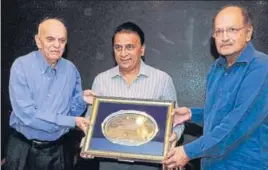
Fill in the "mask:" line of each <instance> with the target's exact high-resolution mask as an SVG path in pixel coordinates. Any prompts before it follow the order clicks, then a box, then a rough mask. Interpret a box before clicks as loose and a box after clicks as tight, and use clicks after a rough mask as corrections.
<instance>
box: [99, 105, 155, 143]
mask: <svg viewBox="0 0 268 170" xmlns="http://www.w3.org/2000/svg"><path fill="white" fill-rule="evenodd" d="M101 126H102V133H103V135H104V136H105V137H106V138H107V139H108V140H109V141H111V142H113V143H116V144H120V145H126V146H139V145H143V144H145V143H147V142H149V141H151V140H152V139H153V138H154V137H155V136H156V134H157V132H158V126H157V123H156V121H155V120H154V118H153V117H152V116H150V115H149V114H147V113H145V112H141V111H137V110H120V111H118V112H114V113H112V114H110V115H109V116H108V117H106V118H105V119H104V121H103V122H102V125H101Z"/></svg>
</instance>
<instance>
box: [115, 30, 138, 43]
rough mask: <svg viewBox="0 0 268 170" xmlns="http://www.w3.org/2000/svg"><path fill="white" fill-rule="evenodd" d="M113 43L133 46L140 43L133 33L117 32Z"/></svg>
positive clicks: (136, 35)
mask: <svg viewBox="0 0 268 170" xmlns="http://www.w3.org/2000/svg"><path fill="white" fill-rule="evenodd" d="M114 41H115V43H119V44H120V43H124V44H133V43H140V37H139V36H138V34H137V33H135V32H118V33H116V35H115V39H114Z"/></svg>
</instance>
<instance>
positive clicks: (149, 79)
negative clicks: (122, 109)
mask: <svg viewBox="0 0 268 170" xmlns="http://www.w3.org/2000/svg"><path fill="white" fill-rule="evenodd" d="M92 91H94V92H95V93H96V94H97V95H99V96H109V97H124V98H138V99H151V100H172V101H175V102H176V105H177V94H176V89H175V86H174V83H173V80H172V78H171V77H170V76H169V75H168V74H167V73H165V72H163V71H161V70H159V69H156V68H153V67H151V66H149V65H147V64H145V63H144V62H143V61H141V67H140V72H139V74H138V76H137V78H136V79H135V80H134V81H133V83H132V84H130V85H129V84H128V83H127V82H126V81H125V80H124V78H123V77H122V75H121V74H120V72H119V66H116V67H114V68H111V69H109V70H107V71H105V72H102V73H100V74H99V75H97V77H95V79H94V81H93V85H92ZM90 110H91V109H90V108H88V112H87V114H86V115H87V116H89V114H90ZM183 130H184V125H177V126H176V127H175V128H174V129H173V131H174V132H175V133H176V134H177V137H178V139H179V138H180V137H181V135H182V133H183Z"/></svg>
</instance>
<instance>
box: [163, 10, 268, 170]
mask: <svg viewBox="0 0 268 170" xmlns="http://www.w3.org/2000/svg"><path fill="white" fill-rule="evenodd" d="M252 32H253V26H252V23H251V19H250V17H249V15H248V12H247V11H246V9H244V8H241V7H239V6H227V7H224V8H223V9H222V10H221V11H220V12H219V13H218V14H217V15H216V17H215V20H214V35H213V37H214V39H215V44H216V47H217V51H218V52H219V54H220V57H219V58H218V59H217V60H216V61H215V62H214V63H213V64H212V66H211V68H210V71H209V73H208V76H207V87H206V102H205V107H204V108H203V109H197V108H191V109H190V108H186V107H180V108H178V109H176V110H175V119H174V120H175V122H174V123H175V124H176V123H181V122H184V121H187V120H191V121H193V122H197V123H202V124H204V134H203V136H202V137H200V138H199V139H197V140H195V141H193V142H190V143H188V144H186V145H184V146H181V147H177V148H175V149H173V150H172V151H170V152H169V154H168V155H167V160H165V161H164V163H165V164H166V165H167V166H168V167H169V168H173V167H179V166H184V165H185V164H186V163H187V162H188V161H189V160H190V159H195V158H201V166H202V169H203V170H267V169H268V140H267V139H268V56H267V55H266V54H264V53H262V52H259V51H257V50H256V49H255V48H254V46H253V45H252V43H251V42H250V40H251V36H252Z"/></svg>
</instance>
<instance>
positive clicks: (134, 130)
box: [81, 97, 175, 163]
mask: <svg viewBox="0 0 268 170" xmlns="http://www.w3.org/2000/svg"><path fill="white" fill-rule="evenodd" d="M174 106H175V102H174V101H156V100H139V99H126V98H115V97H96V98H95V100H94V102H93V106H92V107H91V114H90V118H89V121H90V124H91V125H90V126H89V128H88V130H87V134H86V136H85V141H84V143H83V146H82V150H81V153H83V154H89V155H92V156H94V157H103V158H114V159H118V160H123V161H141V162H155V163H161V161H162V160H163V159H164V156H166V154H167V152H168V149H169V147H170V142H169V137H170V135H171V133H172V122H173V120H172V115H171V112H172V110H173V108H174Z"/></svg>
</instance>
